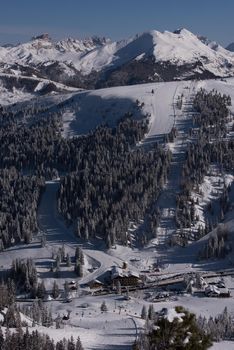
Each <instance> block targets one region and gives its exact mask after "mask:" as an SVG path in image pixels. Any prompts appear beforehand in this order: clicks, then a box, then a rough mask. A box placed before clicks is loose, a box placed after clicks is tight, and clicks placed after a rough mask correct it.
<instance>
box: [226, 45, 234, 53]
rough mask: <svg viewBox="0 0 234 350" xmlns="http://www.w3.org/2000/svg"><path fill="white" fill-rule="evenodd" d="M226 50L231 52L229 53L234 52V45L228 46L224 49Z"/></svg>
mask: <svg viewBox="0 0 234 350" xmlns="http://www.w3.org/2000/svg"><path fill="white" fill-rule="evenodd" d="M226 50H228V51H231V52H234V43H231V44H229V45H228V46H227V47H226Z"/></svg>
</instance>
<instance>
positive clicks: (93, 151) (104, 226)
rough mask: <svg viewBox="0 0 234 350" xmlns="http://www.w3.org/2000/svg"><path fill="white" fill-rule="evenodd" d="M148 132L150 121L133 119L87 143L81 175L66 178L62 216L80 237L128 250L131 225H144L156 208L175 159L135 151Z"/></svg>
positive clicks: (80, 157) (81, 152) (158, 151)
mask: <svg viewBox="0 0 234 350" xmlns="http://www.w3.org/2000/svg"><path fill="white" fill-rule="evenodd" d="M147 128H148V125H147V123H146V122H145V121H143V122H138V121H134V120H132V119H130V118H128V119H124V120H123V121H121V122H120V123H119V125H118V126H117V127H116V128H114V129H110V128H108V127H99V128H97V129H96V130H95V132H93V133H92V134H91V135H90V136H88V137H86V138H84V139H82V144H81V145H80V147H79V148H78V150H76V155H75V159H74V161H75V162H76V164H77V165H76V171H75V172H72V173H70V174H68V175H67V176H64V177H63V178H62V180H61V186H60V190H59V194H58V209H59V212H60V213H61V214H62V215H63V216H64V217H65V219H66V220H67V221H68V222H70V223H71V222H73V223H74V226H75V232H76V234H77V236H78V237H83V238H85V239H89V238H93V237H96V236H99V237H103V238H104V239H105V241H106V244H107V246H108V247H110V246H111V245H113V244H115V242H116V241H118V242H120V243H122V244H127V241H128V237H127V234H126V232H127V230H128V226H129V221H130V220H131V221H135V222H137V221H139V219H143V218H144V215H145V214H146V212H147V210H149V208H150V207H151V205H152V204H153V203H155V201H156V199H157V197H158V195H159V193H160V190H161V188H162V186H163V184H164V183H165V180H166V178H167V173H168V171H169V165H170V159H171V154H170V152H169V151H168V152H166V151H164V150H163V149H162V148H160V147H159V146H158V145H156V146H155V147H154V148H153V149H152V150H151V151H148V152H146V151H145V150H144V149H143V148H140V147H135V145H136V143H137V142H138V141H139V140H141V139H142V138H143V136H144V134H145V133H146V131H147ZM78 140H79V139H78ZM78 142H79V141H78ZM80 142H81V141H80ZM133 146H134V147H133ZM153 222H155V223H157V220H153Z"/></svg>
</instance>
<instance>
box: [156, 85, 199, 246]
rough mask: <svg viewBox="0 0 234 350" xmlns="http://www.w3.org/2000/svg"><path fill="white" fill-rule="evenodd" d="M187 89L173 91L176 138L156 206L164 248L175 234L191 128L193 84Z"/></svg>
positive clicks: (159, 233)
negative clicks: (179, 104)
mask: <svg viewBox="0 0 234 350" xmlns="http://www.w3.org/2000/svg"><path fill="white" fill-rule="evenodd" d="M189 84H190V86H189V89H188V88H184V89H183V91H182V92H181V89H178V90H179V91H177V90H176V91H175V94H174V98H173V102H172V103H173V112H174V126H175V127H176V129H177V133H178V135H177V137H176V138H175V140H174V142H173V143H170V144H169V145H168V146H169V148H170V150H171V152H172V161H171V167H170V173H169V177H168V181H167V183H166V185H165V188H164V190H163V191H162V193H161V195H160V197H159V200H158V202H157V206H158V207H159V209H160V211H161V220H160V225H159V228H158V236H157V244H158V245H159V246H160V247H166V244H167V242H168V240H169V238H170V237H171V236H172V234H173V233H175V232H176V229H177V228H176V223H175V210H176V195H177V194H178V193H179V192H180V184H181V174H182V168H183V165H184V162H185V159H186V150H187V147H188V130H189V128H190V127H191V126H192V117H191V112H190V111H191V106H190V103H191V102H190V100H191V94H192V93H193V89H195V87H194V83H192V82H190V83H189ZM181 93H183V105H182V109H181V110H179V109H177V108H176V100H177V98H178V96H179V94H181Z"/></svg>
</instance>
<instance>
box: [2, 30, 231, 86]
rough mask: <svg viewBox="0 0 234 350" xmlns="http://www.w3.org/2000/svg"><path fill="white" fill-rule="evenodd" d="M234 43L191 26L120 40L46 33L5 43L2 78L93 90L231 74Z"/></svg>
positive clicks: (27, 82)
mask: <svg viewBox="0 0 234 350" xmlns="http://www.w3.org/2000/svg"><path fill="white" fill-rule="evenodd" d="M232 48H233V49H234V44H231V45H230V46H228V50H227V49H224V48H223V47H221V46H220V45H218V44H217V43H215V42H211V41H209V40H208V39H206V38H205V37H198V36H196V35H194V34H193V33H191V32H189V31H188V30H186V29H180V30H176V31H175V32H169V31H165V32H163V33H161V32H158V31H155V30H152V31H149V32H145V33H143V34H138V35H136V36H134V37H132V38H130V39H127V40H121V41H118V42H112V41H111V40H110V39H106V38H99V37H92V38H89V39H86V40H78V39H72V38H68V39H65V40H61V41H57V42H56V41H53V40H52V39H51V38H50V37H49V35H48V34H42V35H40V36H36V37H34V38H33V39H32V40H31V41H29V42H27V43H24V44H19V45H16V46H11V45H5V46H2V47H0V77H1V82H2V84H3V85H4V84H7V85H8V87H9V88H10V87H12V86H14V84H16V83H17V85H22V86H23V87H24V86H25V84H26V85H27V87H26V89H27V90H30V89H33V88H35V86H34V85H35V84H32V80H27V79H28V78H33V79H34V81H35V80H36V79H38V80H39V81H41V79H42V80H44V79H46V80H50V81H52V82H57V83H61V84H63V85H66V86H69V87H75V88H85V89H93V88H100V87H107V86H118V85H132V84H138V83H146V82H156V81H172V80H187V79H207V78H215V77H219V78H220V77H230V76H234V53H233V52H231V51H232V50H231V49H232ZM229 50H231V51H229ZM22 77H24V79H23V78H22ZM30 84H31V87H30ZM50 84H51V82H50ZM50 87H51V90H53V88H54V87H56V86H54V87H52V86H51V85H50ZM44 88H45V86H44ZM60 88H61V86H60Z"/></svg>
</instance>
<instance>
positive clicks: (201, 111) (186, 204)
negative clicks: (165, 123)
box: [176, 89, 234, 239]
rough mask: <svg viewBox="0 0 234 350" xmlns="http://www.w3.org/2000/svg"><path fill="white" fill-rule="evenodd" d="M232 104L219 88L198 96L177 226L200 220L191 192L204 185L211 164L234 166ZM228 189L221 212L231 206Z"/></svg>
mask: <svg viewBox="0 0 234 350" xmlns="http://www.w3.org/2000/svg"><path fill="white" fill-rule="evenodd" d="M230 104H231V99H230V96H227V95H221V94H219V93H217V92H215V91H211V92H209V93H208V92H206V91H205V90H203V89H201V90H200V91H199V92H198V93H197V94H196V96H195V98H194V101H193V107H194V110H195V111H196V112H197V113H196V114H195V115H194V117H193V124H194V127H193V128H192V129H191V130H190V137H191V139H192V140H193V142H192V143H191V144H190V145H189V147H188V150H187V155H186V161H185V164H184V166H183V170H182V181H181V187H182V191H181V193H180V194H179V195H178V196H177V209H176V223H177V227H180V228H190V227H191V225H192V223H195V222H196V221H198V220H199V217H198V216H197V215H196V213H195V204H196V203H194V200H193V199H192V198H191V192H192V190H194V188H196V187H197V186H198V185H199V184H201V182H202V181H203V179H204V176H205V175H207V174H208V172H209V169H210V165H211V164H217V165H218V166H219V167H220V168H221V169H224V168H225V169H227V170H230V169H233V166H234V152H233V151H234V142H233V141H231V140H227V122H228V120H229V110H228V106H230ZM225 191H226V189H225V188H224V195H223V200H222V201H221V202H220V211H221V213H224V212H225V211H226V210H227V208H228V197H227V196H226V195H225V193H226V192H225ZM221 213H220V216H221ZM214 221H215V220H214ZM217 221H218V220H217ZM205 231H207V228H206V229H205ZM200 234H201V232H198V234H197V236H196V235H195V237H194V238H195V239H196V238H197V239H198V238H200Z"/></svg>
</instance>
